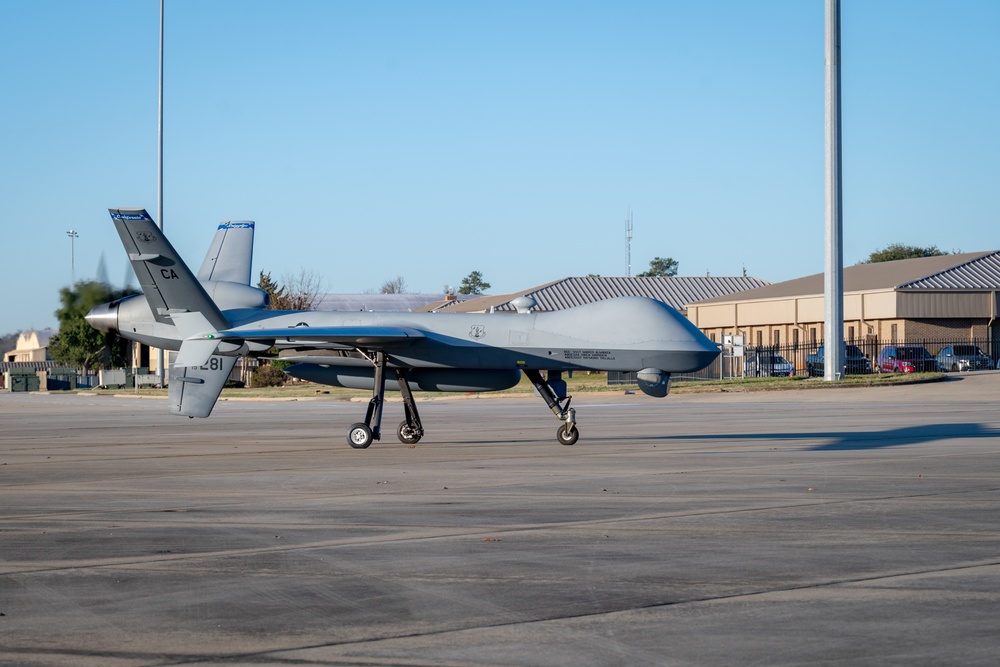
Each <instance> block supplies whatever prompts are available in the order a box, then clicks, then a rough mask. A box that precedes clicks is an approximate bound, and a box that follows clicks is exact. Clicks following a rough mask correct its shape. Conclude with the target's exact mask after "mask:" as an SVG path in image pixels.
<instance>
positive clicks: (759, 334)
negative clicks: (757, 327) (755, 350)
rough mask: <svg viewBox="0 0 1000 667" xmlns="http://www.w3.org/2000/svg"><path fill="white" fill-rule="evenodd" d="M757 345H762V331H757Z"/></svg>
mask: <svg viewBox="0 0 1000 667" xmlns="http://www.w3.org/2000/svg"><path fill="white" fill-rule="evenodd" d="M757 347H764V332H763V331H758V332H757Z"/></svg>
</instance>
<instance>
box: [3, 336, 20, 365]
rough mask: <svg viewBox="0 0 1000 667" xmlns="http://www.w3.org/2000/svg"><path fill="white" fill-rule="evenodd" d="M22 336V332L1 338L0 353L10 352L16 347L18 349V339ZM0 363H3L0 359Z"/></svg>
mask: <svg viewBox="0 0 1000 667" xmlns="http://www.w3.org/2000/svg"><path fill="white" fill-rule="evenodd" d="M20 335H21V332H20V331H18V332H16V333H9V334H4V335H2V336H0V353H3V352H10V351H11V350H13V349H14V348H15V347H17V338H18V336H20ZM0 361H3V360H2V359H0Z"/></svg>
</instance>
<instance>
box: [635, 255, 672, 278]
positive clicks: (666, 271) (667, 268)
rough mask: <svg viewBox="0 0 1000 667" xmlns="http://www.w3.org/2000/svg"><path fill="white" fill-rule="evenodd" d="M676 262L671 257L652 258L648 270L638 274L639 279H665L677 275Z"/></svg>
mask: <svg viewBox="0 0 1000 667" xmlns="http://www.w3.org/2000/svg"><path fill="white" fill-rule="evenodd" d="M677 267H678V264H677V260H675V259H674V258H672V257H654V258H653V259H652V260H651V261H650V262H649V270H648V271H643V272H642V273H640V274H638V277H639V278H666V277H669V276H676V275H677Z"/></svg>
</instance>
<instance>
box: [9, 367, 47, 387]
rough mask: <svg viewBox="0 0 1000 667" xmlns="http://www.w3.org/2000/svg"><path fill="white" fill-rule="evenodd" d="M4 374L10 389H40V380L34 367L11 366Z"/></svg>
mask: <svg viewBox="0 0 1000 667" xmlns="http://www.w3.org/2000/svg"><path fill="white" fill-rule="evenodd" d="M5 375H6V376H7V377H6V380H7V386H8V387H9V388H10V391H41V386H42V385H41V381H39V379H38V375H37V373H36V372H35V369H34V368H12V369H10V370H9V371H7V373H6V374H5Z"/></svg>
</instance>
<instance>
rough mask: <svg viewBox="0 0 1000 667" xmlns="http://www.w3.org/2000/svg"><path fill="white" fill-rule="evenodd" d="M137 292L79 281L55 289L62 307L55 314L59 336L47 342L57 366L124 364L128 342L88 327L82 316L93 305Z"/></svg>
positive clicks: (116, 365)
mask: <svg viewBox="0 0 1000 667" xmlns="http://www.w3.org/2000/svg"><path fill="white" fill-rule="evenodd" d="M130 294H137V292H136V291H135V290H133V289H130V288H128V287H126V288H124V289H120V290H115V289H112V288H111V286H110V285H108V284H107V283H105V282H100V281H97V280H83V281H80V282H78V283H76V285H74V286H73V287H64V288H62V289H61V290H59V301H60V303H62V306H61V307H60V308H59V310H57V311H56V313H55V314H56V317H57V318H58V319H59V333H58V334H56V335H55V336H53V337H52V340H51V341H49V354H50V355H52V358H53V359H55V360H56V361H57V362H59V363H61V364H66V365H67V366H74V367H76V368H85V369H87V370H97V369H99V368H115V367H120V366H126V365H127V364H128V341H127V340H125V339H124V338H121V337H120V336H118V334H115V333H104V332H101V331H98V330H97V329H95V328H93V327H92V326H90V324H89V323H88V322H87V320H86V319H84V317H85V316H86V314H87V313H89V312H90V309H91V308H93V307H94V306H99V305H101V304H102V303H107V302H109V301H115V300H116V299H120V298H122V297H124V296H128V295H130Z"/></svg>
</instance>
